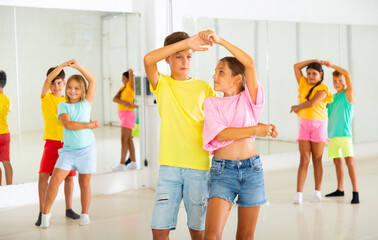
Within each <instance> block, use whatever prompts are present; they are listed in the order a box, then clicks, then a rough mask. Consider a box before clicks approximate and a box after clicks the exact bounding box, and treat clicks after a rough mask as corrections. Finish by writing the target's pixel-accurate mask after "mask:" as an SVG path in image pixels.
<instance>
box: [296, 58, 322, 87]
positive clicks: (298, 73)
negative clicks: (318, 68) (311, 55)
mask: <svg viewBox="0 0 378 240" xmlns="http://www.w3.org/2000/svg"><path fill="white" fill-rule="evenodd" d="M313 62H317V63H319V64H321V65H325V62H324V61H320V60H318V59H311V60H307V61H303V62H299V63H296V64H294V73H295V78H296V79H297V82H298V84H299V80H300V79H301V77H302V76H303V73H302V68H304V67H307V66H308V65H309V64H310V63H313Z"/></svg>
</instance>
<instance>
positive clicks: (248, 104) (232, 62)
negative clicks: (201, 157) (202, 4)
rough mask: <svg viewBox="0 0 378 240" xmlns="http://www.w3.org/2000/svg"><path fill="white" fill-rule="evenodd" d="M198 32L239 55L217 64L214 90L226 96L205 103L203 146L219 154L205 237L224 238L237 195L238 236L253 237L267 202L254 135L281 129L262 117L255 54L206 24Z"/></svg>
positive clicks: (213, 171) (214, 163) (212, 171)
mask: <svg viewBox="0 0 378 240" xmlns="http://www.w3.org/2000/svg"><path fill="white" fill-rule="evenodd" d="M199 36H200V37H201V38H202V39H203V40H204V41H205V42H207V43H208V44H209V45H211V46H212V44H213V43H217V44H219V45H221V46H223V47H225V48H226V49H227V50H228V51H229V52H231V54H233V55H234V57H225V58H223V59H221V60H220V61H219V63H218V65H217V67H216V69H215V74H214V76H213V79H214V90H216V91H219V92H223V93H224V97H209V98H207V99H206V100H205V103H204V113H205V124H204V131H203V146H204V149H206V150H208V151H209V152H210V153H211V154H213V155H214V157H213V160H212V165H211V169H210V193H209V202H208V208H207V215H206V227H205V239H222V232H223V228H224V226H225V223H226V220H227V217H228V215H229V213H230V210H231V206H232V204H233V203H234V200H235V198H236V196H237V195H238V200H237V204H238V206H239V208H238V215H239V218H238V229H237V234H236V235H237V236H236V238H237V239H244V238H246V237H247V238H253V236H254V231H255V227H256V222H257V217H258V213H259V210H260V205H262V204H264V203H265V202H266V200H265V190H264V174H263V169H262V163H261V160H260V157H259V155H258V152H257V150H256V148H255V146H254V143H253V140H254V136H256V135H257V136H260V137H266V136H273V137H276V136H277V135H278V133H277V131H276V128H275V126H274V125H264V124H259V123H258V118H259V117H260V115H261V111H262V108H263V105H264V92H263V89H262V86H261V85H260V84H259V83H258V82H257V76H256V68H255V64H254V61H253V59H252V58H251V57H250V56H249V55H248V54H246V53H245V52H244V51H242V50H241V49H239V48H237V47H236V46H234V45H232V44H231V43H229V42H227V41H226V40H224V39H222V38H220V37H219V36H217V35H216V34H215V33H214V32H213V31H211V30H207V31H203V32H200V33H199Z"/></svg>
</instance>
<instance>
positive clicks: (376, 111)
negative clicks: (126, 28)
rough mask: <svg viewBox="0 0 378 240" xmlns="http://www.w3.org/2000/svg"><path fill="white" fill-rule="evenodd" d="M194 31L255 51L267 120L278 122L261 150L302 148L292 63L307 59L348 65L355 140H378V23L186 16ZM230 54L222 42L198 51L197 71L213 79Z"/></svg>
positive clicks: (201, 76)
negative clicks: (377, 68)
mask: <svg viewBox="0 0 378 240" xmlns="http://www.w3.org/2000/svg"><path fill="white" fill-rule="evenodd" d="M183 22H184V30H185V31H187V32H188V33H189V34H190V35H193V34H196V33H197V32H198V31H202V30H206V29H212V30H214V31H215V32H216V33H218V34H219V35H220V36H221V37H223V38H225V39H226V40H228V41H230V42H231V43H233V44H235V45H236V46H238V47H240V48H241V49H243V50H245V51H246V52H247V53H248V54H250V55H251V56H252V57H253V58H254V60H255V62H256V66H257V72H258V80H259V82H260V83H261V84H262V85H263V87H264V89H265V100H266V104H265V107H264V110H263V114H262V116H261V118H260V122H262V123H273V124H275V125H276V126H277V128H278V131H279V134H280V135H279V137H278V138H277V139H266V138H258V139H257V140H256V146H257V148H258V149H259V152H260V153H261V154H270V153H280V152H287V151H297V149H298V147H297V143H296V138H297V135H298V118H297V116H296V115H295V114H290V107H291V106H292V105H294V104H297V102H298V101H299V100H298V98H297V96H298V92H297V89H298V84H297V82H296V80H295V76H294V71H293V65H294V64H295V63H296V62H299V61H303V60H308V59H316V58H317V59H322V60H329V61H331V62H332V63H334V64H336V65H339V66H341V67H343V68H346V69H348V70H349V71H350V72H351V74H352V79H353V83H354V87H355V97H356V108H355V117H354V121H353V134H354V136H353V137H354V142H355V143H363V142H371V141H377V140H378V126H377V125H376V124H369V123H376V122H378V108H376V107H374V106H375V105H376V104H378V95H377V94H376V93H377V89H378V86H377V85H378V81H377V80H378V79H377V77H376V76H375V74H374V73H373V72H372V70H373V69H375V65H376V63H377V62H378V45H377V44H375V43H377V42H378V27H374V26H347V25H339V24H319V23H295V22H274V21H250V20H232V19H209V18H185V19H184V21H183ZM228 55H231V54H230V53H229V52H228V51H227V50H225V49H224V48H223V47H220V46H215V47H213V48H211V49H210V50H209V51H208V52H198V53H196V56H195V61H194V63H193V67H192V75H194V76H197V77H198V78H199V79H202V80H206V81H209V82H210V83H212V81H213V80H212V75H213V74H214V69H215V66H216V64H217V61H218V60H219V59H220V58H222V57H224V56H228ZM324 70H325V78H324V82H325V83H326V84H327V85H328V86H329V87H330V89H331V91H332V92H334V93H335V92H336V91H335V90H334V88H333V83H332V72H333V69H329V68H327V67H324Z"/></svg>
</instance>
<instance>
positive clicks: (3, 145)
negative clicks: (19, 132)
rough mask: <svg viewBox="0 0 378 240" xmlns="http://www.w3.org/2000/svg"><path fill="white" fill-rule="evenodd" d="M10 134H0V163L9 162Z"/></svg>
mask: <svg viewBox="0 0 378 240" xmlns="http://www.w3.org/2000/svg"><path fill="white" fill-rule="evenodd" d="M9 149H10V133H3V134H0V161H10V157H9Z"/></svg>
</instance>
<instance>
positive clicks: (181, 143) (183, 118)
mask: <svg viewBox="0 0 378 240" xmlns="http://www.w3.org/2000/svg"><path fill="white" fill-rule="evenodd" d="M150 89H151V92H153V93H154V94H155V96H156V101H157V104H158V108H159V114H160V117H161V124H160V143H159V157H158V162H159V164H161V165H168V166H174V167H182V168H191V169H198V170H209V169H210V159H209V153H208V152H207V151H206V150H204V149H203V148H202V145H203V144H202V132H203V124H204V114H203V103H204V101H205V99H206V98H207V97H214V96H216V93H215V92H214V90H213V88H212V87H211V85H210V84H209V83H208V82H205V81H201V80H198V79H195V78H191V79H189V80H186V81H178V80H174V79H173V78H171V77H170V76H167V75H163V74H161V73H160V79H159V82H158V85H157V87H156V89H155V90H153V88H152V86H151V85H150Z"/></svg>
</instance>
